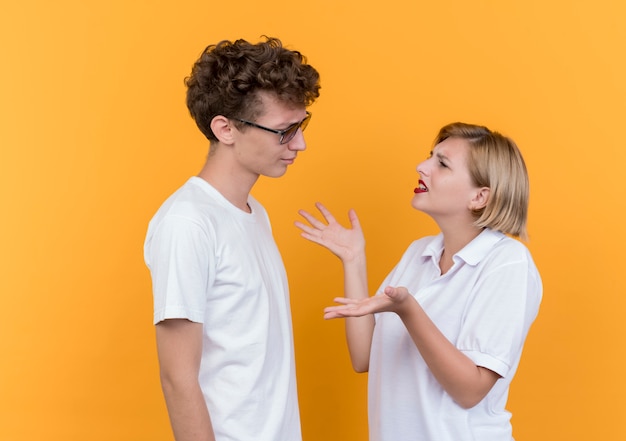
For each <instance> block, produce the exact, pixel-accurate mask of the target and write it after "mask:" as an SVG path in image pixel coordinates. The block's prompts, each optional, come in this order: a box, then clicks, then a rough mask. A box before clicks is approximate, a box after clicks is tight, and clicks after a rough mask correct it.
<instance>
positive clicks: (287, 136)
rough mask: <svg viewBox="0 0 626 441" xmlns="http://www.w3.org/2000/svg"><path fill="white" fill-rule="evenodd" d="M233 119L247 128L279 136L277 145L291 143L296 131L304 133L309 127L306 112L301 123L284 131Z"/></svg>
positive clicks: (309, 117)
mask: <svg viewBox="0 0 626 441" xmlns="http://www.w3.org/2000/svg"><path fill="white" fill-rule="evenodd" d="M233 119H235V120H237V121H239V122H242V123H244V124H247V125H249V126H252V127H256V128H257V129H262V130H267V131H268V132H272V133H276V134H277V135H280V139H279V140H278V143H279V144H287V143H288V142H289V141H291V140H292V139H293V138H294V136H296V133H298V129H302V131H303V132H304V129H306V126H307V125H309V121H311V113H310V112H307V113H306V117H305V118H304V119H303V120H302V121H300V122H297V123H295V124H292V125H290V126H289V127H287V128H286V129H285V130H276V129H270V128H269V127H263V126H260V125H258V124H257V123H253V122H252V121H246V120H245V119H239V118H233Z"/></svg>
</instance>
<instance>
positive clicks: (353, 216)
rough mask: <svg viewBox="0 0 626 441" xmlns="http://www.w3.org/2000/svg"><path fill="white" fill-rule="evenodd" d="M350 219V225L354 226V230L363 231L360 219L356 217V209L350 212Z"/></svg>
mask: <svg viewBox="0 0 626 441" xmlns="http://www.w3.org/2000/svg"><path fill="white" fill-rule="evenodd" d="M348 219H350V225H352V228H354V229H357V230H360V229H361V222H360V221H359V217H358V216H357V215H356V211H354V209H352V208H351V209H350V211H348Z"/></svg>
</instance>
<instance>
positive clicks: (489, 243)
mask: <svg viewBox="0 0 626 441" xmlns="http://www.w3.org/2000/svg"><path fill="white" fill-rule="evenodd" d="M505 237H506V235H505V234H503V233H501V232H499V231H495V230H491V229H489V228H485V229H484V230H483V231H482V232H481V233H480V234H479V235H478V236H476V238H474V240H472V241H471V242H470V243H468V244H467V245H465V247H464V248H463V249H461V251H459V252H458V253H456V254H455V255H454V257H458V258H460V259H462V260H463V261H464V262H466V263H467V264H468V265H472V266H473V265H477V264H478V263H480V261H481V260H482V259H483V258H484V257H485V256H487V254H489V251H490V250H491V249H492V248H493V247H494V245H495V244H496V243H498V242H500V241H501V240H502V239H504V238H505ZM442 251H443V234H442V233H439V234H438V235H437V236H434V237H433V238H432V240H431V241H430V243H429V244H428V245H427V246H426V248H425V249H424V252H423V253H422V256H424V257H431V258H433V259H439V258H440V257H441V253H442Z"/></svg>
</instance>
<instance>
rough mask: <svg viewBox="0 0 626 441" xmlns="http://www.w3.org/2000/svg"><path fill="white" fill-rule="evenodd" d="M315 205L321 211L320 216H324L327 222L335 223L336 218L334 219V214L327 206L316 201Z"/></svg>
mask: <svg viewBox="0 0 626 441" xmlns="http://www.w3.org/2000/svg"><path fill="white" fill-rule="evenodd" d="M315 206H316V207H317V209H318V210H319V211H320V213H322V216H324V219H326V221H327V222H328V223H329V224H330V223H337V220H336V219H335V216H333V214H332V213H331V212H330V211H329V210H328V208H326V207H325V206H324V204H322V203H321V202H316V203H315Z"/></svg>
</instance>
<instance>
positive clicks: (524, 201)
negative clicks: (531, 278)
mask: <svg viewBox="0 0 626 441" xmlns="http://www.w3.org/2000/svg"><path fill="white" fill-rule="evenodd" d="M447 138H460V139H464V140H466V141H467V144H468V145H469V154H468V159H467V162H468V163H467V166H468V169H469V172H470V176H471V177H472V180H473V181H474V184H475V185H476V186H477V187H489V189H490V193H489V199H488V200H487V204H486V205H485V206H484V207H483V208H481V209H477V210H475V211H474V216H475V218H476V221H475V222H474V224H475V225H476V226H477V227H481V228H491V229H493V230H497V231H501V232H503V233H505V234H510V235H512V236H515V237H520V238H522V239H527V233H526V221H527V217H528V197H529V182H528V171H527V170H526V164H525V163H524V158H523V157H522V154H521V152H520V151H519V148H518V147H517V145H516V144H515V142H514V141H513V140H512V139H511V138H508V137H506V136H503V135H501V134H500V133H498V132H492V131H491V130H489V129H488V128H487V127H484V126H477V125H473V124H465V123H460V122H456V123H452V124H448V125H446V126H444V127H442V128H441V130H440V131H439V134H438V135H437V137H436V139H435V145H436V144H439V143H440V142H442V141H444V140H445V139H447Z"/></svg>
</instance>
